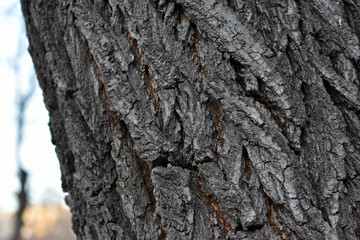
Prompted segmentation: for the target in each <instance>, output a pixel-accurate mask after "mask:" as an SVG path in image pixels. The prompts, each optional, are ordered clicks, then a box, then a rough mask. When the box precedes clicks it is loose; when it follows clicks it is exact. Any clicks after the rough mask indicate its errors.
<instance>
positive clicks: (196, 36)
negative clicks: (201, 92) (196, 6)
mask: <svg viewBox="0 0 360 240" xmlns="http://www.w3.org/2000/svg"><path fill="white" fill-rule="evenodd" d="M190 29H191V30H192V32H193V43H192V44H191V52H192V54H193V56H194V62H195V64H196V66H197V67H198V69H199V73H200V78H201V86H202V87H204V84H205V71H204V67H203V66H202V65H201V63H200V58H199V55H198V53H197V48H196V44H197V42H198V41H199V40H200V34H199V30H198V29H197V26H196V25H195V23H193V22H190Z"/></svg>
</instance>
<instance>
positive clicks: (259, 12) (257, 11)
mask: <svg viewBox="0 0 360 240" xmlns="http://www.w3.org/2000/svg"><path fill="white" fill-rule="evenodd" d="M257 1H258V0H254V2H255V7H256V16H257V19H258V21H259V30H260V33H261V36H262V37H263V39H264V41H265V42H266V36H265V34H264V30H263V24H262V19H261V11H260V8H259V5H258V2H257Z"/></svg>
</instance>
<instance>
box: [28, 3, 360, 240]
mask: <svg viewBox="0 0 360 240" xmlns="http://www.w3.org/2000/svg"><path fill="white" fill-rule="evenodd" d="M22 7H23V13H24V16H25V20H26V25H27V32H28V37H29V40H30V49H29V50H30V53H31V55H32V57H33V61H34V64H35V68H36V72H37V77H38V80H39V83H40V85H41V87H42V89H43V92H44V101H45V104H46V106H47V109H48V110H49V115H50V124H49V125H50V129H51V133H52V141H53V143H54V144H55V145H56V152H57V155H58V158H59V161H60V166H61V172H62V186H63V189H64V191H66V192H68V193H69V195H68V197H67V203H68V205H69V206H70V208H71V212H72V214H73V219H72V220H73V229H74V231H75V233H76V235H77V237H78V239H357V238H359V237H360V228H359V226H360V202H359V201H360V192H359V188H360V177H359V171H360V162H359V161H360V135H359V133H360V120H359V112H360V96H359V88H360V84H359V76H360V50H359V38H360V31H359V27H358V26H359V25H360V5H359V3H358V2H357V1H356V0H344V1H332V0H312V1H299V0H289V1H282V0H271V1H265V0H246V1H240V0H227V1H220V0H211V1H209V0H198V1H191V0H175V1H169V0H160V1H159V0H154V1H130V0H118V1H114V0H73V1H70V0H62V1H44V0H32V1H30V0H22Z"/></svg>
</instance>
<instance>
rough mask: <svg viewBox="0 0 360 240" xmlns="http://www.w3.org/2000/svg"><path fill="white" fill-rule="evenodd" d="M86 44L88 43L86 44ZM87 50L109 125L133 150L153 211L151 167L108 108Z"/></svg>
mask: <svg viewBox="0 0 360 240" xmlns="http://www.w3.org/2000/svg"><path fill="white" fill-rule="evenodd" d="M86 46H88V45H86ZM87 48H88V47H87ZM88 52H89V56H90V62H91V64H92V67H93V72H94V74H95V77H96V79H97V81H98V83H99V95H100V97H101V99H102V101H103V102H104V104H105V110H106V114H107V116H108V119H109V122H110V124H111V126H113V127H114V128H115V129H116V130H117V131H120V132H122V134H123V135H124V136H125V137H126V140H127V144H128V146H129V148H130V149H131V151H132V152H133V154H134V156H135V158H136V161H137V163H138V166H139V168H140V171H141V173H142V174H141V176H142V177H143V179H144V183H145V188H146V191H147V193H148V196H149V201H150V208H151V210H152V211H153V212H155V209H156V197H155V193H154V185H153V182H152V179H151V168H150V166H149V164H148V163H147V162H146V161H145V160H143V159H141V158H140V157H139V156H138V155H137V153H136V152H135V151H134V150H133V147H134V141H133V139H132V137H131V134H130V131H129V129H128V128H127V126H126V124H125V122H124V121H122V120H121V119H120V118H119V117H118V116H117V115H116V113H115V112H113V111H112V110H111V108H110V102H109V99H108V96H107V94H106V89H105V86H104V84H103V83H102V81H101V74H100V70H99V67H98V65H97V64H96V62H95V59H94V56H93V54H92V53H91V52H90V50H89V48H88Z"/></svg>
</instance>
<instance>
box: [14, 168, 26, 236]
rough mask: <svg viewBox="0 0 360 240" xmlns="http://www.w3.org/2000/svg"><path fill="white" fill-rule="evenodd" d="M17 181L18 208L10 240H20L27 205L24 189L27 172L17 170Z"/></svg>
mask: <svg viewBox="0 0 360 240" xmlns="http://www.w3.org/2000/svg"><path fill="white" fill-rule="evenodd" d="M19 181H20V191H19V193H18V204H19V207H18V210H17V212H16V216H15V224H14V233H13V236H12V240H21V239H22V235H21V229H22V227H23V225H24V222H23V215H24V212H25V209H26V207H27V204H28V201H27V195H28V193H27V188H26V181H27V172H26V171H25V170H24V169H22V168H19Z"/></svg>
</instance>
